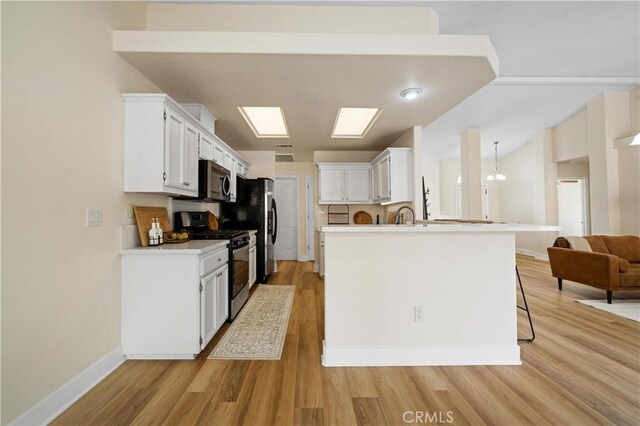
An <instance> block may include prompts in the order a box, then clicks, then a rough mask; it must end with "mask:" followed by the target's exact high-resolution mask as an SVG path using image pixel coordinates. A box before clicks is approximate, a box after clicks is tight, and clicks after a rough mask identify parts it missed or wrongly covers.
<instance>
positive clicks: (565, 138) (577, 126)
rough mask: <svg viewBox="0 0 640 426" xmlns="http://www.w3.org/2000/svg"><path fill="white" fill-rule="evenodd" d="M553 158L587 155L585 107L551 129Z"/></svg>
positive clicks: (563, 158) (557, 159)
mask: <svg viewBox="0 0 640 426" xmlns="http://www.w3.org/2000/svg"><path fill="white" fill-rule="evenodd" d="M551 136H552V138H553V159H554V161H556V162H560V161H567V160H575V159H576V158H583V157H587V156H588V155H589V145H588V141H587V109H586V108H584V109H582V110H581V111H580V112H577V113H576V114H574V115H572V116H571V117H569V118H567V119H566V120H564V121H563V122H561V123H559V124H558V125H556V126H555V127H554V128H553V129H552V135H551Z"/></svg>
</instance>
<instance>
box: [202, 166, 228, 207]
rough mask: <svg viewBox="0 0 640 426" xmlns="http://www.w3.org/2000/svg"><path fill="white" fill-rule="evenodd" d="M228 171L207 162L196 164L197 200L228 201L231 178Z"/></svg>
mask: <svg viewBox="0 0 640 426" xmlns="http://www.w3.org/2000/svg"><path fill="white" fill-rule="evenodd" d="M230 176H231V175H230V172H229V170H227V169H225V168H224V167H222V166H221V165H219V164H218V163H216V162H214V161H209V160H200V161H199V162H198V198H199V199H201V200H203V201H229V200H230V198H231V177H230Z"/></svg>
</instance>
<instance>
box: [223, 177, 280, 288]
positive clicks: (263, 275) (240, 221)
mask: <svg viewBox="0 0 640 426" xmlns="http://www.w3.org/2000/svg"><path fill="white" fill-rule="evenodd" d="M236 185H237V190H236V194H237V195H236V202H235V203H222V205H221V214H222V216H224V217H225V218H227V219H229V222H225V223H224V224H223V225H222V228H224V229H255V230H257V231H258V235H257V240H258V241H257V243H256V250H257V253H256V258H257V262H258V264H257V265H256V272H257V280H258V282H260V283H266V282H267V280H268V279H269V275H270V274H271V273H272V272H273V270H274V267H275V250H274V247H273V245H274V244H275V242H276V238H277V230H278V210H277V207H276V201H275V200H274V199H273V186H274V182H273V180H271V179H268V178H258V179H242V178H240V177H238V178H237V181H236Z"/></svg>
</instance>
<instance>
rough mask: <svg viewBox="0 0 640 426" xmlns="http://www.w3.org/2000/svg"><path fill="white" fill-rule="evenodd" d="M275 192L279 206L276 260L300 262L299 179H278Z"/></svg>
mask: <svg viewBox="0 0 640 426" xmlns="http://www.w3.org/2000/svg"><path fill="white" fill-rule="evenodd" d="M273 192H274V193H273V196H274V198H275V200H276V204H277V205H278V238H277V239H276V244H275V256H276V260H298V178H297V177H276V183H275V188H274V191H273Z"/></svg>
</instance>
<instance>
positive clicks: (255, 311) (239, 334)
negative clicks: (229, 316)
mask: <svg viewBox="0 0 640 426" xmlns="http://www.w3.org/2000/svg"><path fill="white" fill-rule="evenodd" d="M294 291H295V287H294V286H292V285H260V287H258V288H257V289H256V291H255V292H254V293H253V295H252V296H251V298H250V299H249V301H248V302H247V304H246V305H245V307H244V308H243V309H242V311H240V314H239V315H238V316H237V317H236V319H235V320H234V321H233V323H232V324H231V327H229V329H228V330H227V332H226V333H225V334H224V336H222V339H220V342H218V344H217V345H216V347H215V348H214V349H213V351H212V352H211V354H210V355H209V359H280V356H281V355H282V348H283V347H284V339H285V337H286V335H287V326H288V324H289V314H290V313H291V305H292V304H293V294H294Z"/></svg>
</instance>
